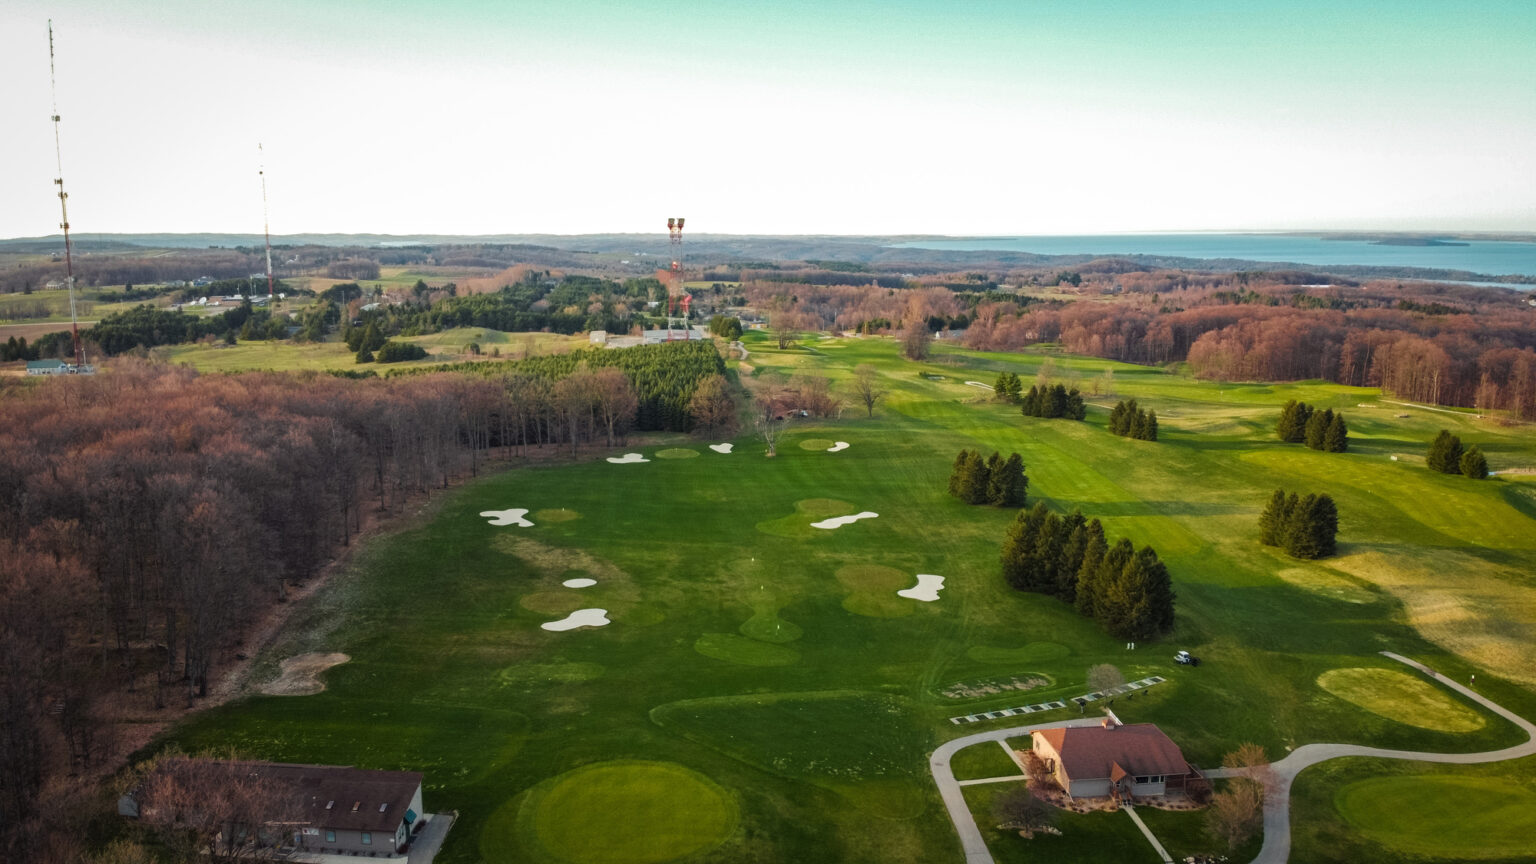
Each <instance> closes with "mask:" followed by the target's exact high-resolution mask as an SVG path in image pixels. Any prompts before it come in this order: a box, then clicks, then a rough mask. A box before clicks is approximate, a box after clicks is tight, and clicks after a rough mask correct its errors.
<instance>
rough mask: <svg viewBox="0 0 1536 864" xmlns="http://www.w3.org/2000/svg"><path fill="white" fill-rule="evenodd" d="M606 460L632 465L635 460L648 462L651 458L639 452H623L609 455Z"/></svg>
mask: <svg viewBox="0 0 1536 864" xmlns="http://www.w3.org/2000/svg"><path fill="white" fill-rule="evenodd" d="M608 461H609V462H612V463H613V464H615V465H633V464H634V463H636V462H649V461H651V460H649V459H647V458H645V457H644V456H641V455H640V454H639V453H625V454H624V455H623V456H609V457H608Z"/></svg>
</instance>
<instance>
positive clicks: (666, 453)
mask: <svg viewBox="0 0 1536 864" xmlns="http://www.w3.org/2000/svg"><path fill="white" fill-rule="evenodd" d="M698 455H699V451H697V450H686V449H684V448H682V447H669V448H667V449H666V450H657V451H656V458H657V459H696V458H698Z"/></svg>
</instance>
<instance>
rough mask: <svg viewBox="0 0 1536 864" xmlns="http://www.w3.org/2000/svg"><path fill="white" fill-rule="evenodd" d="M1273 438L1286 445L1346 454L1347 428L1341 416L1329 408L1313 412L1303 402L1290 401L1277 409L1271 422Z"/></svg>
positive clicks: (1347, 446) (1347, 448)
mask: <svg viewBox="0 0 1536 864" xmlns="http://www.w3.org/2000/svg"><path fill="white" fill-rule="evenodd" d="M1275 437H1277V438H1279V439H1280V440H1281V441H1285V442H1287V443H1290V444H1299V443H1305V444H1306V445H1307V446H1308V447H1310V448H1312V449H1313V450H1321V451H1323V452H1325V453H1343V452H1345V451H1347V450H1349V426H1348V425H1347V424H1346V423H1345V422H1344V415H1343V413H1338V414H1335V413H1334V412H1333V409H1332V408H1324V409H1323V410H1321V411H1318V410H1315V409H1314V408H1313V407H1312V406H1311V405H1308V404H1307V403H1305V402H1298V401H1296V400H1295V399H1291V400H1289V401H1287V402H1286V403H1285V405H1284V406H1283V407H1281V409H1280V419H1279V420H1277V421H1276V422H1275Z"/></svg>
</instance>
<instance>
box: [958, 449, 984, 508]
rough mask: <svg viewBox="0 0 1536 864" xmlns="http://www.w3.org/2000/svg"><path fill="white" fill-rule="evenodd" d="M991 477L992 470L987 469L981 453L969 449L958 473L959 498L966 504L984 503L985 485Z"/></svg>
mask: <svg viewBox="0 0 1536 864" xmlns="http://www.w3.org/2000/svg"><path fill="white" fill-rule="evenodd" d="M991 479H992V472H990V471H988V470H987V463H986V462H985V461H983V460H982V458H981V453H980V452H979V451H976V450H972V451H970V452H969V453H968V454H967V455H966V458H965V467H964V469H963V470H962V471H961V473H960V500H961V501H964V502H965V503H967V504H985V503H986V501H987V485H988V481H990V480H991Z"/></svg>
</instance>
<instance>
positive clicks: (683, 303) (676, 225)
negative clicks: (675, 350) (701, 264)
mask: <svg viewBox="0 0 1536 864" xmlns="http://www.w3.org/2000/svg"><path fill="white" fill-rule="evenodd" d="M667 233H668V234H669V235H671V239H672V285H673V287H674V290H675V291H676V296H674V295H673V293H672V292H670V291H669V292H667V341H668V342H671V341H672V324H673V322H674V321H680V323H681V324H682V328H683V338H684V339H687V338H689V334H688V303H689V301H691V300H692V299H693V298H692V297H689V296H688V294H687V292H686V291H684V290H683V217H681V216H678V217H676V218H669V219H667ZM678 307H681V308H680V309H679V308H678ZM679 311H681V312H682V318H681V319H678V318H676V316H675V314H674V313H676V312H679Z"/></svg>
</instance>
